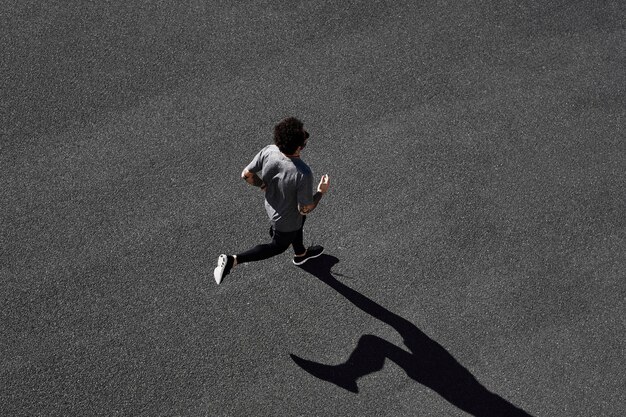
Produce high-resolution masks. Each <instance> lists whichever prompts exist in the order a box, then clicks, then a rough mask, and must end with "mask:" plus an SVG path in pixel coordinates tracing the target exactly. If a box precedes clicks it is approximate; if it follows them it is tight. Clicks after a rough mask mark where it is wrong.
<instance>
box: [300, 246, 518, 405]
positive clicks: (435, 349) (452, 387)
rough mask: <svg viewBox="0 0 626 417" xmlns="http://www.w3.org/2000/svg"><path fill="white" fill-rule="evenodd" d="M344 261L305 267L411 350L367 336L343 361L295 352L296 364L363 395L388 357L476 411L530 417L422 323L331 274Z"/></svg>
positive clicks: (327, 260) (453, 400) (414, 376)
mask: <svg viewBox="0 0 626 417" xmlns="http://www.w3.org/2000/svg"><path fill="white" fill-rule="evenodd" d="M338 262H339V260H338V259H337V258H335V257H334V256H329V255H322V256H320V257H319V258H317V259H313V260H311V261H309V262H307V263H306V264H304V265H303V266H302V269H304V270H305V271H307V272H309V273H310V274H312V275H314V276H316V277H317V278H319V279H320V280H321V281H322V282H324V283H325V284H327V285H328V286H330V287H331V288H332V289H334V290H335V291H337V292H338V293H339V294H341V295H343V296H344V297H345V298H346V299H347V300H348V301H350V302H351V303H352V304H354V305H355V306H356V307H358V308H360V309H361V310H363V311H364V312H366V313H367V314H370V315H371V316H373V317H375V318H377V319H378V320H380V321H382V322H383V323H386V324H388V325H389V326H391V327H393V328H394V329H395V330H396V331H397V332H398V333H400V335H401V336H402V337H403V338H404V344H405V345H406V347H407V348H408V349H409V351H410V353H409V352H407V351H406V350H404V349H402V348H400V347H398V346H396V345H394V344H392V343H390V342H388V341H387V340H384V339H382V338H380V337H377V336H373V335H363V336H361V338H360V339H359V341H358V343H357V346H356V348H355V349H354V351H353V352H352V354H351V355H350V357H349V358H348V360H347V361H346V362H345V363H343V364H339V365H324V364H321V363H317V362H313V361H309V360H306V359H302V358H300V357H298V356H296V355H293V354H292V355H290V356H291V358H292V359H293V360H294V362H296V364H298V365H299V366H300V367H301V368H303V369H304V370H305V371H307V372H308V373H310V374H311V375H313V376H315V377H317V378H320V379H323V380H326V381H329V382H332V383H334V384H336V385H338V386H340V387H342V388H344V389H346V390H348V391H351V392H354V393H357V392H358V386H357V383H356V381H357V379H358V378H360V377H362V376H365V375H368V374H371V373H373V372H376V371H379V370H381V369H382V368H383V365H384V362H385V359H389V360H391V361H392V362H394V363H396V364H397V365H398V366H400V367H401V368H402V369H404V371H405V372H406V374H407V375H408V376H409V377H411V378H412V379H414V380H415V381H417V382H419V383H420V384H423V385H425V386H427V387H428V388H430V389H432V390H434V391H435V392H437V393H438V394H439V395H441V396H442V397H443V398H445V399H446V400H447V401H449V402H450V403H451V404H453V405H455V406H456V407H458V408H460V409H461V410H463V411H466V412H467V413H469V414H471V415H474V416H481V417H496V416H497V417H502V416H507V417H515V416H530V414H528V413H527V412H525V411H523V410H521V409H520V408H518V407H516V406H514V405H513V404H511V403H509V402H508V401H506V400H504V399H503V398H502V397H500V396H498V395H496V394H494V393H493V392H490V391H489V390H487V389H486V388H485V387H484V386H482V385H481V384H480V383H479V382H478V381H477V380H476V378H475V377H474V375H472V373H471V372H469V371H468V370H467V369H466V368H465V367H464V366H463V365H461V364H460V363H459V362H458V361H457V360H456V359H455V358H454V357H453V356H452V355H451V354H450V353H448V351H447V350H446V349H445V348H444V347H443V346H441V345H440V344H439V343H437V342H435V341H434V340H432V339H431V338H429V337H428V336H427V335H426V334H425V333H424V332H422V331H421V330H420V329H418V328H417V326H415V325H414V324H412V323H411V322H409V321H408V320H406V319H404V318H402V317H400V316H398V315H397V314H394V313H392V312H391V311H389V310H387V309H386V308H384V307H382V306H381V305H380V304H377V303H376V302H374V301H372V300H371V299H369V298H367V297H366V296H364V295H363V294H361V293H359V292H358V291H355V290H353V289H352V288H350V287H348V286H347V285H345V284H343V283H341V282H339V281H338V280H337V279H336V278H335V277H334V276H333V275H332V273H331V268H332V267H333V266H334V265H335V264H337V263H338Z"/></svg>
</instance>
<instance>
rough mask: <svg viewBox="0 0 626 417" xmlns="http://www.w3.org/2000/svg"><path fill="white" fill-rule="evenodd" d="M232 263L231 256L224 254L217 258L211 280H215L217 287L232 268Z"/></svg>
mask: <svg viewBox="0 0 626 417" xmlns="http://www.w3.org/2000/svg"><path fill="white" fill-rule="evenodd" d="M234 261H235V260H234V258H233V257H232V256H228V255H224V254H222V255H220V256H219V258H217V267H215V270H214V271H213V278H215V282H217V284H218V285H219V284H220V283H221V282H222V280H223V279H224V277H225V276H226V275H228V273H229V272H230V270H231V269H232V268H233V264H234Z"/></svg>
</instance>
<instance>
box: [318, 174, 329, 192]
mask: <svg viewBox="0 0 626 417" xmlns="http://www.w3.org/2000/svg"><path fill="white" fill-rule="evenodd" d="M328 187H330V178H328V174H325V175H322V179H321V180H320V183H319V185H318V186H317V191H318V192H320V193H322V194H326V193H327V192H328Z"/></svg>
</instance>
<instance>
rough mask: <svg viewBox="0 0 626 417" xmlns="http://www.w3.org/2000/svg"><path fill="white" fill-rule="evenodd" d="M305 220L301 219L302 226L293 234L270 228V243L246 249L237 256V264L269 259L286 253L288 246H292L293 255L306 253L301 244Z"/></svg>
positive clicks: (304, 218)
mask: <svg viewBox="0 0 626 417" xmlns="http://www.w3.org/2000/svg"><path fill="white" fill-rule="evenodd" d="M305 220H306V217H303V218H302V226H301V227H300V229H298V230H296V231H294V232H280V231H278V230H274V228H273V227H270V237H271V238H272V241H271V242H270V243H266V244H263V245H257V246H255V247H253V248H252V249H248V250H247V251H245V252H243V253H240V254H238V255H237V263H238V264H242V263H246V262H255V261H262V260H263V259H268V258H271V257H272V256H276V255H279V254H281V253H283V252H284V251H286V250H287V249H288V248H289V245H293V253H294V254H296V255H301V254H303V253H304V252H305V251H306V249H305V247H304V244H303V234H302V229H303V228H304V221H305Z"/></svg>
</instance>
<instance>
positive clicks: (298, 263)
mask: <svg viewBox="0 0 626 417" xmlns="http://www.w3.org/2000/svg"><path fill="white" fill-rule="evenodd" d="M323 253H324V249H322V251H321V252H320V253H318V254H317V255H314V256H309V257H308V258H305V259H304V260H303V261H301V262H296V261H295V260H293V264H294V265H298V266H300V265H303V264H304V263H305V262H306V261H308V260H309V259H315V258H317V257H318V256H320V255H321V254H323Z"/></svg>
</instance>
